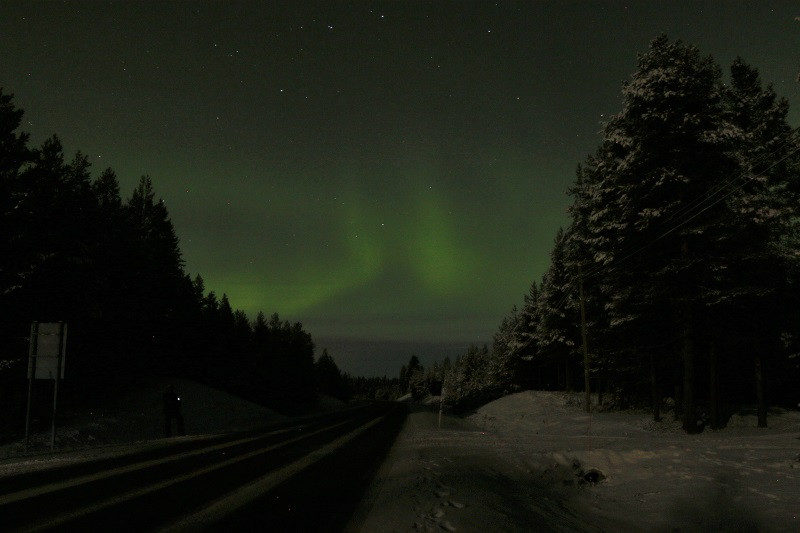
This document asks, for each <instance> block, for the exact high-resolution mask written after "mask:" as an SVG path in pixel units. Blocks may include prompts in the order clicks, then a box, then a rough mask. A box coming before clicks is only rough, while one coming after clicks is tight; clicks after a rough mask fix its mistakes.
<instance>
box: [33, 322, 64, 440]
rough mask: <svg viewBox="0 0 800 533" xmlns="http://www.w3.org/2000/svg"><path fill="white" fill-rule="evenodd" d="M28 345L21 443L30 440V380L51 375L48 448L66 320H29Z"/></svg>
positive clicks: (52, 437)
mask: <svg viewBox="0 0 800 533" xmlns="http://www.w3.org/2000/svg"><path fill="white" fill-rule="evenodd" d="M28 345H29V347H28V408H27V410H26V413H25V446H26V447H27V446H28V444H30V427H31V400H32V393H33V380H34V379H51V380H53V418H52V422H51V423H52V425H51V429H50V448H51V449H52V448H54V447H55V444H56V406H57V404H58V382H59V381H60V380H62V379H64V366H65V365H64V355H65V352H66V345H67V324H66V323H64V322H42V323H39V322H34V323H33V324H31V335H30V337H29V340H28Z"/></svg>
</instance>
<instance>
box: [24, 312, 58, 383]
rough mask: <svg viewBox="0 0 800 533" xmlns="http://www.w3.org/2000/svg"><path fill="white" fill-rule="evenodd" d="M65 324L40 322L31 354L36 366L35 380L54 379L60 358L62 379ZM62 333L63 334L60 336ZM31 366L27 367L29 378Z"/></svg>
mask: <svg viewBox="0 0 800 533" xmlns="http://www.w3.org/2000/svg"><path fill="white" fill-rule="evenodd" d="M66 329H67V327H66V324H62V323H60V322H41V323H39V324H38V327H37V331H36V350H35V352H34V353H33V354H32V355H33V358H34V359H35V361H33V363H34V364H35V366H36V375H35V376H34V377H35V378H36V379H55V378H56V374H57V373H58V359H59V356H60V357H61V376H60V379H64V367H65V366H66V365H65V364H64V359H65V353H64V347H65V345H66V340H67V339H66V336H67V332H66ZM62 333H63V334H62ZM31 366H33V365H29V367H28V377H29V378H30V377H31V376H30V374H31V368H30V367H31Z"/></svg>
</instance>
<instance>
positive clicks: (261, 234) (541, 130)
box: [0, 1, 800, 374]
mask: <svg viewBox="0 0 800 533" xmlns="http://www.w3.org/2000/svg"><path fill="white" fill-rule="evenodd" d="M796 15H800V9H798V8H797V4H796V3H792V2H757V3H743V2H741V3H740V2H708V3H706V2H574V3H572V2H570V3H567V2H561V1H555V2H519V3H506V2H499V3H494V2H487V3H462V2H457V3H449V2H437V3H416V2H388V3H380V2H356V3H352V4H345V3H329V2H321V3H312V4H307V5H306V6H305V7H302V8H298V7H295V3H294V2H292V3H286V4H284V7H276V6H275V5H273V4H265V3H261V2H252V3H229V2H221V3H194V2H191V3H190V2H181V3H160V2H142V3H134V2H112V3H100V2H92V3H79V2H76V3H67V4H60V3H59V4H56V3H54V2H47V3H45V2H41V3H30V2H4V3H3V4H2V5H0V50H2V57H3V60H2V67H1V68H0V85H1V86H3V87H4V88H5V89H6V90H8V91H10V92H13V93H14V94H15V101H16V104H17V105H18V106H20V107H21V108H23V109H24V110H25V112H26V115H25V119H24V124H23V128H24V130H25V131H28V132H30V133H31V136H32V140H33V142H34V143H40V142H41V141H42V140H44V139H45V138H46V137H47V136H49V135H51V134H52V133H57V134H58V135H59V136H60V137H61V139H62V141H63V143H64V146H65V149H66V151H67V153H68V154H71V153H72V152H74V151H76V150H82V151H83V152H84V153H86V154H88V155H89V156H90V158H91V160H92V161H93V163H94V171H95V172H96V173H99V172H100V171H101V170H102V169H103V168H105V167H107V166H111V167H112V168H113V169H114V170H115V171H116V172H117V175H118V177H119V179H120V184H121V188H122V191H123V195H124V196H126V197H127V196H128V195H129V194H130V191H131V190H132V188H133V185H134V184H135V182H136V180H137V179H138V177H139V176H140V175H141V174H150V175H151V176H152V177H153V180H154V184H155V187H156V191H157V193H158V194H159V195H160V196H161V197H162V198H163V199H164V200H165V202H166V204H167V206H168V209H169V211H170V215H171V217H172V220H173V222H174V224H175V228H176V230H177V233H178V236H179V237H180V246H181V249H182V251H183V254H184V259H185V262H186V268H187V271H188V272H190V273H191V274H192V275H194V274H195V273H201V274H202V276H203V278H204V279H205V282H206V287H207V288H208V289H211V290H214V291H215V292H216V293H217V294H218V295H221V294H222V293H227V294H228V296H229V298H230V300H231V303H232V305H233V306H234V307H237V308H241V309H244V310H245V311H247V312H248V313H249V314H251V315H253V314H254V313H256V312H257V311H258V310H261V309H263V310H264V311H265V312H266V313H267V314H269V313H272V312H278V313H280V314H281V315H282V316H284V317H285V318H288V319H290V320H293V321H294V320H299V321H301V322H303V324H304V325H305V326H306V328H307V329H308V330H309V331H310V332H311V334H312V335H313V336H314V338H315V340H316V341H317V344H318V345H319V346H320V347H323V346H334V345H335V346H337V347H338V348H337V349H338V353H337V352H336V351H334V352H333V353H332V355H334V357H336V358H337V361H338V362H339V363H340V365H341V366H342V367H343V368H344V369H346V370H350V371H353V372H356V373H364V374H376V373H378V374H383V373H384V372H388V373H391V374H394V373H395V372H396V371H397V368H396V367H397V366H399V363H398V361H402V360H405V359H407V357H408V356H409V355H410V354H408V353H402V354H398V355H396V356H391V357H389V356H388V355H385V354H386V353H388V352H389V351H391V350H390V349H389V348H386V350H385V351H383V352H385V353H382V349H381V348H380V346H381V344H380V343H381V342H385V343H391V342H401V341H402V342H409V343H415V342H417V343H427V345H428V346H433V348H430V349H428V348H426V350H427V352H425V353H420V355H422V356H423V362H425V360H426V359H427V360H431V359H433V358H438V357H439V355H440V354H441V353H443V352H442V351H437V348H436V345H437V343H439V344H440V345H441V346H445V345H447V346H451V347H452V346H453V345H454V343H455V344H459V345H461V346H463V345H465V344H466V343H468V342H471V341H475V342H489V341H490V338H491V334H492V333H493V331H494V330H495V328H496V326H497V324H498V323H499V322H500V320H501V319H502V316H503V315H504V314H505V313H506V312H507V311H508V310H509V309H510V307H511V306H512V305H513V304H514V303H519V302H521V300H522V294H523V293H524V292H526V291H527V289H528V287H529V285H530V282H531V281H532V280H533V279H538V278H539V277H540V276H541V274H542V272H543V271H544V270H545V268H546V266H547V264H548V261H549V257H548V253H549V249H550V247H551V245H552V241H553V237H554V235H555V232H556V230H557V228H558V227H559V226H560V225H564V224H566V223H567V222H568V217H567V213H566V208H567V206H568V204H569V198H568V196H567V195H566V190H567V188H568V187H569V185H570V183H571V182H572V179H573V176H574V170H575V167H576V166H577V164H578V163H580V161H581V160H582V159H583V158H584V157H585V156H586V154H588V153H590V152H592V151H593V150H594V148H595V147H596V145H597V142H598V140H599V135H598V134H597V132H598V131H599V130H600V128H601V122H602V121H603V120H604V117H606V116H608V114H609V113H615V112H617V111H618V110H619V96H618V95H619V90H620V86H621V83H622V81H623V80H625V79H626V78H627V77H628V76H629V74H630V73H631V72H632V71H633V70H634V69H635V66H636V54H637V53H638V52H641V51H643V50H644V49H645V48H646V47H647V44H648V42H649V41H650V40H651V39H652V38H654V37H655V36H656V35H657V34H659V33H661V32H665V33H667V34H668V35H669V36H670V37H671V38H676V39H677V38H680V39H684V40H686V41H689V42H691V43H693V44H696V45H698V46H699V47H700V48H701V50H702V51H703V52H705V53H710V54H712V55H714V57H715V58H716V59H717V60H718V61H719V62H720V63H721V64H722V65H723V66H726V65H728V64H730V62H731V61H732V60H733V58H734V57H735V56H736V55H742V56H743V57H744V59H745V60H746V61H749V62H751V63H752V64H753V65H755V66H756V67H758V68H759V69H760V70H761V73H762V76H763V78H764V79H765V80H767V81H770V82H773V83H774V84H775V86H776V90H777V91H778V93H779V94H781V95H785V96H787V97H788V98H789V99H790V103H791V104H792V112H791V117H792V120H793V123H794V124H796V123H797V118H798V116H799V115H798V109H797V108H798V105H797V104H798V103H800V102H798V88H800V84H798V83H797V82H796V81H795V76H796V74H797V71H798V70H800V54H798V51H799V50H800V47H798V46H797V43H798V38H799V37H800V23H798V22H795V21H794V17H795V16H796ZM348 339H351V340H354V342H355V341H356V340H357V341H359V342H360V341H368V342H370V343H372V344H371V345H372V346H373V348H372V349H371V350H372V351H371V352H370V353H364V352H361V351H359V350H358V349H357V348H355V346H356V345H357V343H355V344H352V343H351V344H350V345H348V344H347V343H348ZM348 346H351V347H352V348H348ZM386 346H388V344H387V345H386ZM448 349H450V348H448ZM442 350H445V348H442ZM448 353H449V354H450V355H453V353H452V349H451V351H450V352H448Z"/></svg>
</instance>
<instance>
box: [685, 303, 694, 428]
mask: <svg viewBox="0 0 800 533" xmlns="http://www.w3.org/2000/svg"><path fill="white" fill-rule="evenodd" d="M686 307H687V313H686V315H685V319H686V324H684V327H683V405H682V408H683V416H682V425H683V429H684V431H686V432H687V433H697V419H696V417H695V412H694V343H693V339H692V330H691V322H690V318H689V313H688V307H689V306H688V304H687V305H686Z"/></svg>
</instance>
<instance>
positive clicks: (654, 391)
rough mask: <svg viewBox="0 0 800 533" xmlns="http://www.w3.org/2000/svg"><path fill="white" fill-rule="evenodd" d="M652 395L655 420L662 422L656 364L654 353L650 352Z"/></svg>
mask: <svg viewBox="0 0 800 533" xmlns="http://www.w3.org/2000/svg"><path fill="white" fill-rule="evenodd" d="M650 395H651V398H652V402H653V420H655V421H656V422H660V421H661V398H660V396H661V395H660V394H659V393H658V382H657V381H656V362H655V358H654V357H653V352H652V351H651V352H650Z"/></svg>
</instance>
